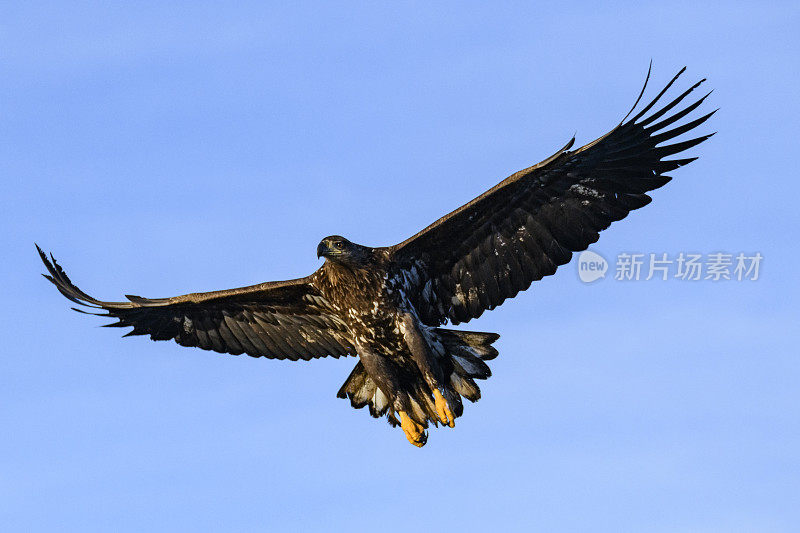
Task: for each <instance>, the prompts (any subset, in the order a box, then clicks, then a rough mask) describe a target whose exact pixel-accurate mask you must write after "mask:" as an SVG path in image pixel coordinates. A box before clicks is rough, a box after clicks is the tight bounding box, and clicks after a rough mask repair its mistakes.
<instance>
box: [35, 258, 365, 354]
mask: <svg viewBox="0 0 800 533" xmlns="http://www.w3.org/2000/svg"><path fill="white" fill-rule="evenodd" d="M36 249H37V250H39V255H40V256H41V258H42V261H43V262H44V264H45V266H46V267H47V270H48V271H49V274H45V275H44V276H45V277H46V278H47V279H48V280H50V281H51V282H53V284H54V285H55V286H56V287H57V288H58V290H59V291H61V294H63V295H64V296H66V297H67V298H69V299H70V300H72V301H73V302H75V303H77V304H80V305H83V306H87V307H91V308H94V309H98V310H102V311H104V312H102V311H101V312H97V313H90V314H96V315H98V316H107V317H112V318H116V319H117V322H114V323H112V324H106V326H112V327H127V326H130V327H133V330H132V331H131V332H130V333H128V334H126V335H125V336H126V337H127V336H129V335H150V338H151V339H153V340H169V339H174V340H175V342H177V343H178V344H180V345H182V346H196V347H198V348H202V349H204V350H214V351H216V352H220V353H231V354H234V355H239V354H241V353H246V354H247V355H251V356H253V357H269V358H272V359H291V360H292V361H296V360H298V359H305V360H309V359H312V358H316V357H325V356H329V355H330V356H333V357H340V356H343V355H355V354H356V352H355V349H354V348H353V346H352V344H351V343H350V341H349V340H348V336H347V333H346V332H347V328H346V327H345V325H344V324H343V323H342V322H341V321H340V320H338V319H337V318H336V317H335V316H334V315H333V314H332V313H331V312H330V307H329V305H328V302H327V301H326V300H325V298H323V297H322V295H321V294H320V293H319V291H317V290H316V288H314V286H313V284H312V283H311V280H310V278H302V279H297V280H290V281H277V282H271V283H262V284H260V285H253V286H250V287H242V288H239V289H231V290H226V291H216V292H204V293H194V294H186V295H184V296H176V297H173V298H157V299H149V298H142V297H140V296H127V298H128V300H130V301H128V302H102V301H100V300H96V299H95V298H92V297H91V296H89V295H88V294H86V293H85V292H83V291H81V290H80V289H79V288H78V287H76V286H75V285H74V284H73V283H72V282H71V281H70V279H69V278H68V277H67V275H66V274H65V273H64V270H63V269H62V268H61V266H60V265H58V263H56V261H55V259H54V258H53V256H52V255H51V256H50V259H48V258H47V256H46V255H45V254H44V252H42V250H41V249H40V248H39V247H38V246H37V247H36ZM51 259H52V262H51ZM75 310H76V311H80V309H75ZM81 312H85V311H81Z"/></svg>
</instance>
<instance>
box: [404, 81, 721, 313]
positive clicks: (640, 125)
mask: <svg viewBox="0 0 800 533" xmlns="http://www.w3.org/2000/svg"><path fill="white" fill-rule="evenodd" d="M684 70H685V68H684V69H682V70H681V71H680V72H679V73H678V74H677V75H676V76H675V77H674V78H673V79H672V80H671V81H670V82H669V84H667V86H666V87H665V88H664V89H663V90H662V91H661V92H660V93H659V94H658V95H657V96H656V97H655V98H654V99H653V100H652V101H651V102H650V103H649V104H648V105H646V106H645V107H644V108H643V109H642V110H641V111H639V112H638V113H637V114H636V115H635V116H633V118H631V119H629V120H628V117H626V118H625V119H623V121H622V122H621V123H620V124H619V125H618V126H617V127H616V128H614V129H613V130H612V131H610V132H609V133H607V134H606V135H604V136H602V137H600V138H599V139H597V140H596V141H594V142H592V143H589V144H587V145H586V146H583V147H581V148H578V149H576V150H570V148H571V147H572V144H573V142H574V139H573V140H571V141H570V142H569V143H568V144H567V145H566V146H565V147H564V148H562V149H561V150H559V151H558V152H556V153H555V154H554V155H553V156H551V157H550V158H548V159H546V160H545V161H542V162H541V163H539V164H537V165H534V166H532V167H529V168H526V169H524V170H521V171H519V172H517V173H515V174H513V175H512V176H510V177H509V178H507V179H505V180H503V181H502V182H501V183H499V184H498V185H497V186H495V187H493V188H492V189H490V190H489V191H487V192H486V193H484V194H482V195H481V196H479V197H478V198H476V199H474V200H473V201H471V202H469V203H468V204H466V205H464V206H462V207H460V208H459V209H456V210H455V211H453V212H452V213H450V214H448V215H445V216H444V217H442V218H441V219H439V220H438V221H436V222H434V223H433V224H431V225H430V226H428V227H427V228H425V229H424V230H422V231H421V232H419V233H417V234H416V235H414V236H413V237H411V238H409V239H407V240H406V241H404V242H402V243H400V244H398V245H395V246H393V247H391V248H389V252H390V253H391V257H392V259H393V261H394V265H395V269H394V272H393V277H392V280H393V282H394V284H395V285H396V286H399V287H400V288H402V289H403V290H405V294H406V297H407V298H409V299H411V300H412V302H413V303H414V304H415V306H416V309H417V311H418V313H419V314H420V318H421V319H422V321H423V322H424V323H426V324H427V325H430V326H436V325H439V324H442V323H445V322H447V321H451V322H453V323H460V322H466V321H468V320H470V319H472V318H477V317H478V316H480V315H481V314H482V313H483V312H484V311H486V310H488V309H493V308H494V307H496V306H498V305H500V304H501V303H503V301H504V300H505V299H507V298H512V297H513V296H515V295H516V294H517V293H518V292H519V291H523V290H525V289H527V288H528V287H529V286H530V284H531V283H532V282H533V281H537V280H539V279H541V278H542V277H544V276H548V275H551V274H553V273H555V271H556V269H557V268H558V266H560V265H563V264H565V263H567V262H569V261H570V259H571V258H572V252H575V251H580V250H585V249H586V248H587V247H588V246H589V245H590V244H592V243H594V242H595V241H597V239H598V237H599V235H598V232H599V231H601V230H604V229H606V228H607V227H608V226H609V225H610V224H611V222H613V221H616V220H620V219H622V218H625V216H627V214H628V213H629V212H630V211H632V210H634V209H638V208H640V207H642V206H644V205H647V204H648V203H649V202H650V197H649V196H648V195H647V194H646V193H647V192H648V191H651V190H653V189H657V188H659V187H661V186H662V185H664V184H666V183H667V182H668V181H669V180H670V179H671V178H670V177H669V176H666V175H665V173H666V172H669V171H671V170H674V169H676V168H678V167H680V166H683V165H685V164H687V163H689V162H691V161H693V160H694V159H696V158H682V159H667V160H665V158H667V157H670V156H673V155H675V154H678V153H680V152H683V151H684V150H687V149H689V148H691V147H693V146H695V145H697V144H699V143H701V142H703V141H704V140H706V139H707V138H709V137H710V136H711V135H703V136H701V137H697V138H693V139H689V140H686V141H682V142H674V143H672V144H664V143H667V142H669V141H672V140H673V139H675V138H676V137H678V136H679V135H682V134H684V133H686V132H688V131H690V130H693V129H694V128H696V127H697V126H699V125H700V124H702V123H703V122H705V121H706V120H707V119H708V118H709V117H710V116H711V115H713V113H714V111H712V112H711V113H708V114H706V115H704V116H701V117H699V118H697V119H695V120H692V121H690V122H687V123H685V124H683V125H681V126H677V127H673V128H672V129H668V127H669V126H671V125H672V124H674V123H675V122H677V121H678V120H680V119H682V118H684V117H685V116H687V115H688V114H689V113H691V112H692V111H694V110H695V109H696V108H697V107H698V106H699V105H700V104H701V103H702V102H703V101H704V100H705V98H706V97H707V96H708V94H706V95H705V96H703V97H702V98H700V99H699V100H697V101H695V102H693V103H692V104H690V105H688V106H686V107H684V108H682V109H680V110H679V111H677V112H674V113H673V114H672V115H668V113H669V112H670V111H672V110H673V109H674V108H676V106H679V104H681V102H683V101H684V99H685V98H686V97H687V96H688V95H689V93H691V92H692V91H693V90H694V89H696V88H697V87H698V86H699V85H700V84H701V83H703V81H705V80H701V81H700V82H698V83H696V84H694V85H693V86H692V87H690V88H689V89H688V90H686V91H685V92H683V93H682V94H680V95H679V96H678V97H677V98H675V99H674V100H672V101H670V102H669V103H668V104H666V105H665V106H664V107H662V108H660V109H658V110H657V111H654V112H652V113H651V114H649V115H647V113H648V112H649V111H650V110H651V109H652V108H653V107H654V106H655V105H656V104H657V102H659V101H660V99H661V97H662V96H663V95H664V94H665V93H666V92H667V89H669V88H670V87H671V86H672V84H673V83H674V82H675V80H677V79H678V77H679V76H680V75H681V74H682V73H683V72H684ZM648 79H649V72H648ZM646 85H647V83H646V82H645V87H646ZM643 93H644V88H643V89H642V94H643ZM709 94H710V93H709ZM639 98H640V99H641V94H640V97H639ZM638 103H639V100H637V102H636V104H634V107H633V109H632V110H631V112H633V110H634V109H635V108H636V107H637V105H638ZM630 114H631V113H629V114H628V115H630ZM646 115H647V116H646ZM662 117H666V118H662ZM659 119H660V120H659Z"/></svg>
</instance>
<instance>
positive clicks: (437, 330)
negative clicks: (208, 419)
mask: <svg viewBox="0 0 800 533" xmlns="http://www.w3.org/2000/svg"><path fill="white" fill-rule="evenodd" d="M685 70H686V67H684V68H683V69H681V70H680V71H679V72H678V74H676V75H675V76H674V77H673V78H672V79H671V80H670V81H669V83H667V85H666V86H665V87H664V89H663V90H661V91H660V92H659V93H658V94H657V95H656V96H655V97H654V98H653V99H652V101H650V103H649V104H647V105H644V106H643V107H642V108H641V110H638V112H637V113H636V114H635V115H633V116H632V117H631V115H632V114H633V113H634V112H635V111H637V109H638V108H639V104H640V102H641V101H642V97H643V95H644V93H645V89H646V88H647V82H648V80H649V79H650V69H648V73H647V77H646V79H645V83H644V86H643V87H642V89H641V92H640V93H639V96H638V98H637V99H636V102H635V103H634V105H633V107H632V108H631V110H630V111H629V112H628V114H627V115H626V116H625V118H623V119H622V121H621V122H620V123H619V124H618V125H617V126H616V127H614V128H613V129H612V130H611V131H609V132H608V133H606V134H605V135H603V136H602V137H600V138H598V139H597V140H595V141H593V142H590V143H589V144H587V145H585V146H582V147H580V148H577V149H574V150H573V149H572V146H573V144H574V141H575V138H574V137H573V138H572V139H571V140H570V141H569V142H568V143H567V144H566V145H565V146H564V147H563V148H561V149H560V150H558V151H557V152H556V153H555V154H553V155H552V156H551V157H548V158H547V159H545V160H544V161H542V162H541V163H538V164H536V165H533V166H531V167H528V168H526V169H524V170H520V171H519V172H517V173H515V174H513V175H511V176H509V177H508V178H506V179H505V180H503V181H501V182H500V183H498V184H497V185H496V186H494V187H492V188H491V189H489V190H488V191H486V192H485V193H483V194H481V195H480V196H478V197H477V198H475V199H474V200H472V201H471V202H469V203H467V204H466V205H463V206H461V207H459V208H458V209H456V210H455V211H453V212H451V213H449V214H447V215H445V216H443V217H442V218H440V219H439V220H437V221H436V222H434V223H433V224H431V225H430V226H428V227H426V228H425V229H423V230H422V231H420V232H419V233H417V234H415V235H413V236H412V237H410V238H408V239H406V240H405V241H403V242H401V243H399V244H395V245H394V246H388V247H377V248H373V247H370V246H364V245H361V244H356V243H354V242H351V241H349V240H348V239H346V238H344V237H341V236H339V235H331V236H329V237H325V238H324V239H322V241H321V242H320V243H319V245H318V246H317V249H316V253H317V257H318V258H319V257H323V258H325V261H324V263H323V264H322V266H321V267H320V268H319V269H318V270H317V271H316V272H314V273H313V274H311V275H309V276H306V277H303V278H298V279H292V280H287V281H271V282H266V283H260V284H258V285H251V286H248V287H241V288H237V289H230V290H221V291H214V292H198V293H192V294H186V295H183V296H173V297H171V298H143V297H141V296H133V295H126V298H127V301H121V302H106V301H101V300H97V299H95V298H93V297H91V296H89V295H88V294H86V293H85V292H83V291H82V290H81V289H79V288H78V287H77V286H76V285H74V284H73V283H72V281H70V279H69V277H67V274H66V273H65V272H64V270H63V269H62V268H61V266H60V265H59V264H58V263H57V262H56V261H55V258H53V255H52V254H50V257H49V258H48V257H47V255H46V254H45V253H44V252H43V251H42V250H41V248H39V246H38V245H36V249H37V250H38V252H39V255H40V257H41V259H42V261H43V262H44V265H45V267H46V268H47V271H48V273H47V274H44V276H45V278H47V279H48V280H49V281H51V282H52V283H53V284H54V285H55V286H56V288H57V289H58V290H59V291H60V292H61V294H63V295H64V296H66V297H67V298H68V299H69V300H71V301H72V302H74V303H76V304H79V305H80V306H84V308H90V310H89V311H86V310H83V311H82V310H80V309H78V308H73V309H75V310H76V311H81V312H84V313H88V314H94V315H98V316H104V317H110V318H112V319H115V320H116V322H112V323H107V324H105V326H112V327H131V328H133V329H132V330H130V331H129V332H128V333H127V334H126V335H124V336H126V337H127V336H130V335H149V336H150V338H151V339H152V340H155V341H160V340H170V339H171V340H174V341H175V342H177V343H178V344H180V345H181V346H192V347H197V348H202V349H203V350H213V351H215V352H220V353H229V354H234V355H239V354H243V353H244V354H247V355H250V356H252V357H266V358H270V359H289V360H292V361H297V360H300V359H302V360H305V361H308V360H311V359H314V358H319V357H337V358H338V357H343V356H357V357H358V362H357V363H356V365H355V368H353V370H352V372H351V373H350V375H349V376H348V378H347V380H346V381H345V382H344V385H342V387H341V388H340V389H339V391H338V394H337V396H338V397H339V398H343V399H348V400H349V401H350V404H351V405H352V406H353V407H354V408H357V409H360V408H363V407H368V410H369V414H370V415H371V416H373V417H375V418H382V417H385V418H386V419H387V420H388V422H389V424H390V425H391V426H392V427H397V426H400V428H401V429H402V431H403V432H404V434H405V437H406V438H407V439H408V441H409V442H410V443H411V444H413V445H414V446H417V447H422V446H424V445H425V443H426V442H427V439H428V428H429V427H430V426H433V427H439V425H442V426H443V427H444V426H448V427H451V428H452V427H455V420H456V418H458V417H460V416H462V414H463V411H464V402H463V400H464V399H466V400H469V401H470V402H475V401H477V400H478V399H479V398H480V396H481V391H480V388H479V387H478V384H477V383H476V380H483V379H486V378H488V377H489V376H490V375H491V371H490V369H489V366H488V365H487V361H489V360H491V359H493V358H495V357H496V356H497V355H498V351H497V349H496V348H494V347H493V346H492V344H493V343H494V342H495V341H496V340H497V339H498V338H499V335H498V334H496V333H484V332H476V331H463V330H456V329H447V328H444V327H442V326H445V325H447V324H448V323H450V324H453V325H456V324H461V323H464V322H468V321H470V320H472V319H474V318H478V317H480V316H481V315H482V314H483V312H484V311H488V310H491V309H494V308H495V307H497V306H499V305H501V304H502V303H503V302H504V301H505V300H506V299H508V298H513V297H514V296H516V295H517V293H519V292H520V291H524V290H526V289H527V288H528V287H529V286H530V285H531V283H532V282H534V281H538V280H540V279H542V278H543V277H545V276H549V275H552V274H553V273H555V272H556V269H557V268H558V267H559V266H561V265H564V264H567V263H568V262H569V261H570V259H571V258H572V254H573V252H577V251H581V250H585V249H586V248H587V247H588V246H589V245H590V244H592V243H594V242H596V241H597V239H598V237H599V235H598V233H599V232H600V231H602V230H604V229H606V228H607V227H609V225H610V224H611V223H612V222H614V221H617V220H621V219H623V218H625V217H626V216H627V215H628V213H630V212H631V211H633V210H634V209H639V208H640V207H643V206H645V205H647V204H648V203H650V201H651V198H650V196H648V194H647V193H648V192H649V191H652V190H654V189H658V188H659V187H661V186H663V185H664V184H666V183H667V182H669V181H670V179H671V178H670V176H667V175H666V173H667V172H670V171H673V170H675V169H677V168H678V167H681V166H683V165H686V164H687V163H689V162H691V161H694V160H695V159H696V157H686V156H685V155H683V154H682V155H681V156H677V157H676V154H681V153H682V152H684V151H685V150H688V149H690V148H692V147H694V146H696V145H698V144H699V143H701V142H703V141H705V140H706V139H708V138H709V137H711V135H713V133H711V134H707V135H702V136H698V137H694V138H691V139H688V140H677V139H676V137H678V136H680V135H682V134H684V133H687V132H689V131H691V130H694V129H695V128H696V127H698V126H700V125H701V124H703V123H704V122H705V121H706V120H708V118H709V117H711V116H712V115H713V114H714V113H715V112H716V110H714V111H711V112H710V113H707V114H704V115H702V116H699V117H698V118H694V119H693V120H690V121H688V122H685V123H682V124H681V125H677V124H676V122H678V121H680V120H681V119H683V118H684V117H687V116H688V115H690V113H692V112H693V111H695V110H696V109H697V108H698V107H699V106H700V105H701V104H702V103H703V101H704V100H705V99H706V98H707V97H708V95H709V94H711V92H708V93H707V94H705V95H704V96H702V97H700V98H699V99H696V100H694V99H693V98H692V99H690V101H692V102H691V103H689V104H688V105H687V103H686V98H687V97H688V96H689V94H690V93H692V92H693V91H694V90H695V89H696V88H697V87H699V86H700V85H701V84H702V83H703V82H704V81H705V79H702V80H700V81H699V82H697V83H695V84H694V85H691V86H690V87H689V88H688V89H686V90H685V91H684V92H682V93H680V94H679V95H677V97H674V98H672V99H669V98H667V99H664V100H665V101H666V100H669V101H668V102H667V103H664V101H662V97H664V94H665V93H666V92H667V91H668V90H669V89H670V87H672V85H673V84H674V83H675V82H676V81H677V80H678V78H679V77H680V75H681V74H683V72H685ZM659 102H661V103H659ZM629 117H631V118H629ZM689 118H693V117H689Z"/></svg>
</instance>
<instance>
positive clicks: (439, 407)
mask: <svg viewBox="0 0 800 533" xmlns="http://www.w3.org/2000/svg"><path fill="white" fill-rule="evenodd" d="M433 399H434V400H435V401H436V414H437V415H439V420H441V422H442V424H444V425H446V426H450V427H451V428H454V427H456V417H455V416H453V412H452V411H451V410H450V406H449V405H447V400H445V399H444V396H442V393H441V392H439V389H433Z"/></svg>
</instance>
